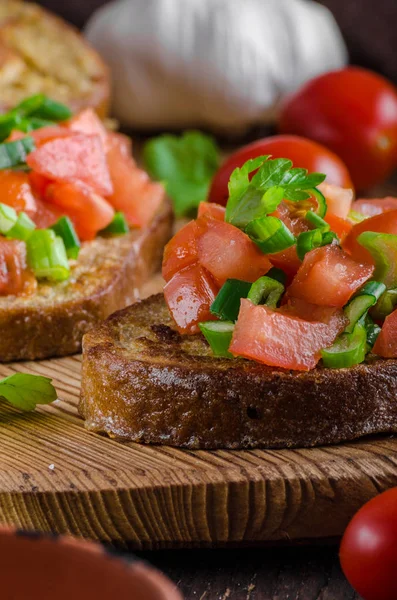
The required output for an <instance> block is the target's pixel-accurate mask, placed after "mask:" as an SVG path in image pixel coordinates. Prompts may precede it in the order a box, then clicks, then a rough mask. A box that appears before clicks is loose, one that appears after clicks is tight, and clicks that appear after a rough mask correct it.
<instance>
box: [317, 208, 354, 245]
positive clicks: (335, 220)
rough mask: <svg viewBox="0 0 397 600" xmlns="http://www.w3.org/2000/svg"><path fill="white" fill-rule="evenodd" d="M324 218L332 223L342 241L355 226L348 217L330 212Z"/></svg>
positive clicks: (329, 223) (331, 225)
mask: <svg viewBox="0 0 397 600" xmlns="http://www.w3.org/2000/svg"><path fill="white" fill-rule="evenodd" d="M324 220H325V221H326V222H327V223H328V225H330V227H331V229H332V231H334V232H335V233H336V234H337V235H338V237H339V239H340V240H341V242H343V240H344V239H345V238H346V236H347V235H348V234H349V233H350V230H351V228H352V227H353V224H352V223H351V222H350V221H348V220H347V219H342V218H341V217H338V216H336V215H333V214H332V213H328V212H327V214H326V215H325V217H324Z"/></svg>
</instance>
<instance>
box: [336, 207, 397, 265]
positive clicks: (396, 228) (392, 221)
mask: <svg viewBox="0 0 397 600" xmlns="http://www.w3.org/2000/svg"><path fill="white" fill-rule="evenodd" d="M363 231H375V232H379V233H393V234H394V235H397V210H391V211H389V212H386V213H383V214H380V215H375V216H374V217H370V218H368V219H365V221H361V223H357V224H356V225H354V227H353V228H352V229H351V231H350V233H349V235H348V236H347V238H346V239H345V241H344V243H343V247H344V249H345V250H347V251H348V252H350V253H351V255H352V257H353V258H354V259H355V260H359V261H363V262H367V263H369V264H372V263H373V260H372V257H371V255H370V253H369V252H368V250H366V249H365V248H363V246H361V244H359V243H358V241H357V238H358V236H359V235H360V233H362V232H363Z"/></svg>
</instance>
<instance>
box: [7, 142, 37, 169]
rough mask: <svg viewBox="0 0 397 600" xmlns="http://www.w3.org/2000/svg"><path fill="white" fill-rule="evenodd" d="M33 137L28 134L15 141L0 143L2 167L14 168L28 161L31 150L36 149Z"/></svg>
mask: <svg viewBox="0 0 397 600" xmlns="http://www.w3.org/2000/svg"><path fill="white" fill-rule="evenodd" d="M34 147H35V146H34V140H33V138H31V137H29V136H27V137H25V138H22V139H21V140H17V141H15V142H6V143H4V144H0V169H12V168H13V167H19V166H21V165H24V164H25V163H26V157H27V155H28V154H29V152H32V150H34Z"/></svg>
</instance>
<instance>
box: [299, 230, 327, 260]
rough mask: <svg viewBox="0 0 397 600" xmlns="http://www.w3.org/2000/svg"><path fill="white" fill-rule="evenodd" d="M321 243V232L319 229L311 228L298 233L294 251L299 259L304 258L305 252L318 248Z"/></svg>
mask: <svg viewBox="0 0 397 600" xmlns="http://www.w3.org/2000/svg"><path fill="white" fill-rule="evenodd" d="M322 243H323V234H322V233H321V230H320V229H311V230H310V231H304V232H303V233H300V234H299V235H298V239H297V241H296V252H297V254H298V257H299V259H300V260H303V259H304V258H305V255H306V254H307V252H310V251H311V250H314V249H315V248H319V247H320V246H321V245H322Z"/></svg>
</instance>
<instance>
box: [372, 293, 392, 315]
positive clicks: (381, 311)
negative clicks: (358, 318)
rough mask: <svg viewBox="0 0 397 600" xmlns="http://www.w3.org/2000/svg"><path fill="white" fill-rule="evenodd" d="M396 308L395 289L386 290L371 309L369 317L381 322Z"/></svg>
mask: <svg viewBox="0 0 397 600" xmlns="http://www.w3.org/2000/svg"><path fill="white" fill-rule="evenodd" d="M396 306H397V289H393V288H392V289H391V290H386V292H384V294H382V296H381V297H380V298H379V300H378V302H377V303H376V305H375V306H374V307H373V308H372V309H371V315H372V317H373V318H374V319H377V320H380V321H383V319H385V318H386V317H387V315H390V313H392V312H393V310H395V308H396Z"/></svg>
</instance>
